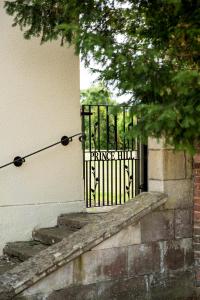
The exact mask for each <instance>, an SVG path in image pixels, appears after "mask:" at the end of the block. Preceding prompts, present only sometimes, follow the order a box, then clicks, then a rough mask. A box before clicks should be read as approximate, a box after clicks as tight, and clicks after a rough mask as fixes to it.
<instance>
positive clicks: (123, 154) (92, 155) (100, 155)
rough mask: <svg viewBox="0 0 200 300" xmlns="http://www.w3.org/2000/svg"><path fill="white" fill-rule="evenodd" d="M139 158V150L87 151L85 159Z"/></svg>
mask: <svg viewBox="0 0 200 300" xmlns="http://www.w3.org/2000/svg"><path fill="white" fill-rule="evenodd" d="M132 159H138V155H137V151H126V150H125V151H123V150H122V151H103V150H101V151H91V152H86V153H85V160H92V161H108V160H132Z"/></svg>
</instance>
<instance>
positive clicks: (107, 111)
mask: <svg viewBox="0 0 200 300" xmlns="http://www.w3.org/2000/svg"><path fill="white" fill-rule="evenodd" d="M81 105H83V106H84V110H85V111H89V107H90V110H91V112H92V115H91V117H89V116H84V127H85V133H86V140H85V147H86V149H89V148H90V142H89V135H90V134H91V137H92V138H91V147H92V148H93V149H98V150H105V149H110V150H114V149H115V147H116V145H115V143H116V141H115V139H116V138H117V149H118V150H123V149H124V148H126V149H128V148H129V145H130V146H132V144H133V140H132V139H131V137H129V136H128V134H126V133H125V132H128V133H129V131H130V130H129V127H130V126H129V127H128V125H130V123H131V124H132V123H133V120H132V119H133V116H132V113H131V111H130V107H126V113H123V106H121V105H119V103H117V101H116V100H115V99H113V97H112V94H111V92H110V91H109V90H108V89H107V88H106V87H105V86H104V85H103V84H100V85H97V86H92V87H90V88H88V89H85V90H82V91H81ZM116 123H117V126H116ZM90 131H91V133H89V132H90ZM124 131H125V132H124ZM125 135H126V137H125ZM108 136H109V141H108ZM129 138H130V140H131V142H130V141H129Z"/></svg>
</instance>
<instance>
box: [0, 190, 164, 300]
mask: <svg viewBox="0 0 200 300" xmlns="http://www.w3.org/2000/svg"><path fill="white" fill-rule="evenodd" d="M166 201H167V195H166V194H163V193H158V192H148V193H142V194H140V195H138V196H136V197H135V198H133V199H132V200H130V201H129V202H128V203H126V204H124V205H123V206H119V207H116V208H115V209H113V210H112V211H110V212H108V213H106V214H105V216H103V217H102V218H101V220H98V222H94V223H91V224H88V225H86V226H84V227H83V228H82V229H80V230H79V231H77V232H75V233H74V234H72V235H71V236H70V239H64V240H62V241H61V242H60V243H57V244H55V245H53V246H50V247H49V248H47V249H46V250H44V251H41V252H40V253H39V254H37V255H35V256H34V257H33V258H31V259H29V260H27V261H25V262H23V263H21V264H20V265H19V266H17V267H15V268H14V269H12V270H10V271H8V272H7V273H5V274H3V275H2V276H0V299H4V300H6V299H11V298H12V297H14V296H15V295H17V294H19V293H21V292H22V291H24V290H26V289H27V288H29V287H31V286H32V285H33V284H35V283H36V282H38V281H39V280H42V278H44V277H46V276H48V275H49V274H50V273H52V272H54V271H56V270H57V269H59V268H60V267H61V266H63V265H65V264H67V263H69V262H70V261H72V260H74V259H75V258H77V257H78V256H80V255H81V254H83V253H84V252H86V251H89V250H91V249H92V248H94V247H95V246H97V245H98V244H100V243H102V242H103V241H105V240H106V239H108V238H110V237H111V236H113V235H115V234H117V233H118V232H119V231H120V230H122V229H123V228H125V227H127V226H129V225H130V224H136V223H138V221H139V220H140V219H141V218H142V217H144V216H145V215H147V214H148V213H150V212H151V211H153V210H155V209H156V208H158V207H160V206H162V205H163V204H165V202H166Z"/></svg>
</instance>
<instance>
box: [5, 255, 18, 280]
mask: <svg viewBox="0 0 200 300" xmlns="http://www.w3.org/2000/svg"><path fill="white" fill-rule="evenodd" d="M20 262H21V261H20V260H18V259H16V258H15V259H10V258H9V257H8V256H6V255H3V256H0V275H2V274H3V273H5V272H7V271H9V270H11V269H13V268H14V267H15V266H17V265H18V264H20Z"/></svg>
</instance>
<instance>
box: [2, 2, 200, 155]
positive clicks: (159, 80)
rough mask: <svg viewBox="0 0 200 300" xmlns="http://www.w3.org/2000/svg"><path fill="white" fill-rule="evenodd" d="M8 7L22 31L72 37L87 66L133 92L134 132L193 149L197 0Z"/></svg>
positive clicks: (199, 79) (199, 101)
mask: <svg viewBox="0 0 200 300" xmlns="http://www.w3.org/2000/svg"><path fill="white" fill-rule="evenodd" d="M5 7H6V10H7V12H8V13H9V14H10V15H13V16H14V25H19V26H20V27H21V29H22V30H23V31H24V36H25V38H31V37H34V36H37V37H41V41H42V42H46V41H49V40H55V39H60V40H61V43H62V44H65V43H67V44H69V45H72V44H73V45H74V46H75V49H76V53H80V52H81V55H82V58H83V60H84V61H85V64H86V66H88V67H90V66H91V61H95V62H96V63H97V65H98V66H99V68H98V70H93V71H96V72H99V77H100V79H101V80H104V82H105V83H107V84H110V85H112V86H113V87H115V88H116V89H118V91H119V93H120V94H126V93H127V94H130V101H131V103H132V104H133V112H134V113H135V114H136V115H137V116H138V117H139V119H138V124H137V127H135V128H134V129H133V135H140V136H141V137H143V138H147V137H148V136H154V137H157V138H159V137H161V136H165V138H166V140H167V142H168V143H170V144H173V145H175V147H176V148H181V149H187V150H189V151H191V152H192V151H193V150H194V146H193V145H194V143H195V142H196V141H198V140H199V139H200V126H199V119H200V76H199V75H200V71H199V67H200V1H199V0H162V1H160V0H152V1H148V0H127V1H126V0H83V1H80V0H15V1H6V2H5Z"/></svg>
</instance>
